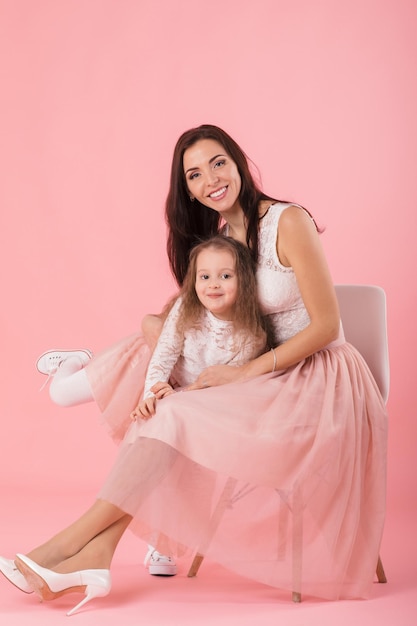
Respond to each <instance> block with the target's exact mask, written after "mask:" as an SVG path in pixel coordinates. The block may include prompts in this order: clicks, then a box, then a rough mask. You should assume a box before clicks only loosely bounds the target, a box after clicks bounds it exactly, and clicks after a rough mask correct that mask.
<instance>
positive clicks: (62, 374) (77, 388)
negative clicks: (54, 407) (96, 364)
mask: <svg viewBox="0 0 417 626" xmlns="http://www.w3.org/2000/svg"><path fill="white" fill-rule="evenodd" d="M49 395H50V398H51V400H52V402H54V403H55V404H58V405H59V406H76V405H77V404H85V403H86V402H92V401H93V400H94V398H93V393H92V391H91V387H90V383H89V382H88V378H87V374H86V372H85V369H84V366H83V364H82V363H81V360H80V359H79V358H78V357H72V358H70V359H67V360H66V361H64V362H63V363H62V364H61V365H60V366H59V368H58V371H57V373H56V374H55V375H54V377H53V378H52V381H51V385H50V387H49Z"/></svg>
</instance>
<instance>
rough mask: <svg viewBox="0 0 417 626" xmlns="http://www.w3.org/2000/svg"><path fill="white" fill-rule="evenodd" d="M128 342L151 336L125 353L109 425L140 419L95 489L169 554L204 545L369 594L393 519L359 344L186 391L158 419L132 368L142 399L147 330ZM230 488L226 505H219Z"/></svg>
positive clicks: (304, 582)
mask: <svg viewBox="0 0 417 626" xmlns="http://www.w3.org/2000/svg"><path fill="white" fill-rule="evenodd" d="M130 345H131V350H132V353H133V352H134V351H135V350H136V349H137V348H138V346H141V347H140V349H139V352H140V356H138V354H136V355H135V357H134V359H133V364H130V365H129V358H128V357H127V358H126V363H125V365H124V366H123V367H124V369H123V371H124V375H123V376H121V379H123V380H124V385H125V390H126V396H125V397H124V398H123V402H124V405H123V410H122V411H121V412H120V413H119V420H117V418H115V415H114V414H113V415H112V420H111V421H112V423H111V432H112V433H113V434H115V433H116V438H117V437H119V438H120V436H123V434H124V432H125V431H126V427H127V425H128V424H130V427H129V429H128V431H127V433H126V436H125V437H124V441H123V443H122V444H121V448H120V451H119V455H118V458H117V460H116V463H115V466H114V467H113V469H112V471H111V473H110V475H109V477H108V478H107V480H106V482H105V484H104V486H103V489H102V490H101V492H100V494H99V497H100V498H102V499H105V500H107V501H109V502H111V503H113V504H115V505H116V506H118V507H120V508H121V509H123V510H124V511H126V512H127V513H129V514H131V515H132V516H133V517H134V519H133V521H132V524H131V529H132V530H133V532H135V533H136V534H138V535H139V536H140V537H142V538H143V539H145V540H146V541H148V542H149V543H153V544H154V545H157V547H158V549H159V550H160V551H162V552H164V553H166V552H168V551H169V550H170V551H174V553H175V552H176V553H177V554H184V552H187V550H188V552H191V551H194V550H199V551H201V552H202V553H204V554H205V555H206V556H207V557H209V558H210V559H213V560H215V561H217V562H219V563H221V564H223V565H224V566H225V567H227V568H229V569H231V570H233V571H235V572H237V573H238V574H241V575H243V576H246V577H249V578H252V579H254V580H257V581H259V582H262V583H265V584H268V585H272V586H274V587H277V588H280V589H285V590H288V591H292V590H295V591H301V592H302V593H303V594H304V595H312V596H315V597H319V598H325V599H339V598H366V597H368V596H369V595H370V593H371V589H372V583H373V580H374V573H375V568H376V563H377V559H378V554H379V547H380V541H381V537H382V530H383V524H384V511H385V471H386V436H387V417H386V412H385V406H384V403H383V401H382V399H381V397H380V394H379V391H378V389H377V386H376V384H375V382H374V380H373V378H372V376H371V374H370V372H369V369H368V367H367V365H366V364H365V362H364V360H363V359H362V357H361V356H360V355H359V353H358V352H357V351H356V350H355V348H353V347H352V346H351V345H350V344H347V343H345V344H342V345H340V346H338V347H335V348H331V349H326V350H323V351H320V352H318V353H316V354H314V355H313V356H311V357H309V358H308V359H306V360H304V361H302V362H301V363H299V364H298V365H297V366H295V367H292V368H290V369H289V370H286V371H285V372H278V373H275V374H268V375H264V376H261V377H258V378H256V379H252V380H250V381H247V382H245V383H240V384H230V385H224V386H221V387H214V388H210V389H204V390H199V391H192V392H178V393H176V394H174V395H171V396H169V397H167V398H165V399H164V400H162V401H161V402H160V403H159V404H158V410H157V414H156V415H155V416H154V417H153V418H152V419H151V420H149V421H146V422H137V423H133V424H131V423H130V420H127V421H126V419H125V418H123V415H125V414H128V413H129V412H130V410H131V408H129V407H128V406H127V405H128V404H129V403H130V402H131V401H132V393H131V389H130V391H129V388H131V385H129V384H128V382H127V381H126V377H125V374H126V372H128V373H129V378H130V379H131V380H132V381H133V380H134V381H135V385H137V391H138V396H140V393H141V385H142V384H143V382H142V381H141V380H139V379H140V376H141V374H140V372H142V371H143V368H145V362H146V360H147V359H148V358H149V352H148V350H147V348H146V346H145V344H144V343H143V341H142V343H140V340H139V339H138V338H136V339H134V340H133V341H130ZM133 346H135V347H133ZM127 353H128V351H127ZM116 360H117V359H116ZM116 387H117V385H115V386H114V388H113V389H111V390H110V391H109V390H108V389H107V390H106V391H107V392H108V395H107V396H106V398H107V399H108V402H109V404H108V405H107V407H106V400H104V399H103V397H101V398H100V406H102V407H104V415H105V416H106V410H107V415H109V414H111V413H112V412H113V410H114V408H115V406H117V403H118V400H117V398H118V397H119V396H120V394H122V395H123V392H122V391H121V390H120V389H116ZM98 388H99V387H97V388H96V392H97V389H98ZM97 393H98V392H97ZM133 395H134V394H133ZM138 396H137V397H138ZM135 402H136V400H135ZM109 407H111V411H110V410H109ZM117 421H119V424H118V423H117ZM225 487H226V489H228V490H229V495H227V496H226V495H224V494H225V492H224V491H223V490H224V489H225ZM222 493H223V496H224V497H223V500H225V504H226V505H227V506H223V508H222V509H221V510H219V509H217V512H216V507H217V505H218V502H219V499H220V501H221V500H222V498H221V496H222ZM230 495H231V498H229V496H230ZM217 514H218V517H219V520H220V523H219V526H218V528H217V529H216V531H215V532H214V531H213V524H214V521H213V518H215V517H216V515H217Z"/></svg>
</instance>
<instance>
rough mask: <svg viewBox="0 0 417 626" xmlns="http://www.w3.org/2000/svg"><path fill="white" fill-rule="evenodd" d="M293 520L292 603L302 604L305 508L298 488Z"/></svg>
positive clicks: (294, 498)
mask: <svg viewBox="0 0 417 626" xmlns="http://www.w3.org/2000/svg"><path fill="white" fill-rule="evenodd" d="M292 518H293V522H292V589H293V591H292V601H293V602H301V579H302V568H303V506H302V495H301V491H300V490H299V489H298V488H295V489H294V493H293V507H292Z"/></svg>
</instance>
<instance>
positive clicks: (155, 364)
mask: <svg viewBox="0 0 417 626" xmlns="http://www.w3.org/2000/svg"><path fill="white" fill-rule="evenodd" d="M180 306H181V299H180V298H178V299H177V300H176V302H175V304H174V305H173V307H172V308H171V310H170V312H169V314H168V317H167V318H166V320H165V323H164V325H163V328H162V331H161V334H160V335H159V338H158V341H157V344H156V346H155V349H154V351H153V354H152V357H151V360H150V362H149V365H148V369H147V372H146V378H145V387H144V397H145V398H146V397H152V395H153V394H152V392H151V387H153V385H155V384H156V383H158V382H163V383H167V382H168V381H169V379H170V376H171V372H172V370H173V369H174V366H175V364H176V362H177V361H178V358H179V356H180V354H181V350H182V345H183V338H182V335H181V334H180V333H178V332H177V319H178V314H179V309H180Z"/></svg>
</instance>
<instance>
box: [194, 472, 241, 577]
mask: <svg viewBox="0 0 417 626" xmlns="http://www.w3.org/2000/svg"><path fill="white" fill-rule="evenodd" d="M236 483H237V480H236V479H235V478H228V479H227V481H226V484H225V486H224V489H223V491H222V494H221V496H220V498H219V501H218V503H217V505H216V508H215V509H214V512H213V515H212V516H211V519H210V522H209V525H208V528H207V532H206V536H205V537H204V540H203V542H202V543H201V545H200V546H199V549H198V551H197V553H196V555H195V557H194V559H193V562H192V563H191V567H190V569H189V570H188V574H187V576H188V578H194V576H196V575H197V572H198V570H199V569H200V565H201V564H202V562H203V559H204V553H205V551H206V550H207V548H208V546H209V545H210V541H211V540H212V538H213V537H214V535H215V533H216V530H217V528H218V527H219V524H220V522H221V519H222V517H223V514H224V512H225V510H226V509H227V507H228V505H229V503H230V500H231V498H232V495H233V491H234V489H235V487H236Z"/></svg>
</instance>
